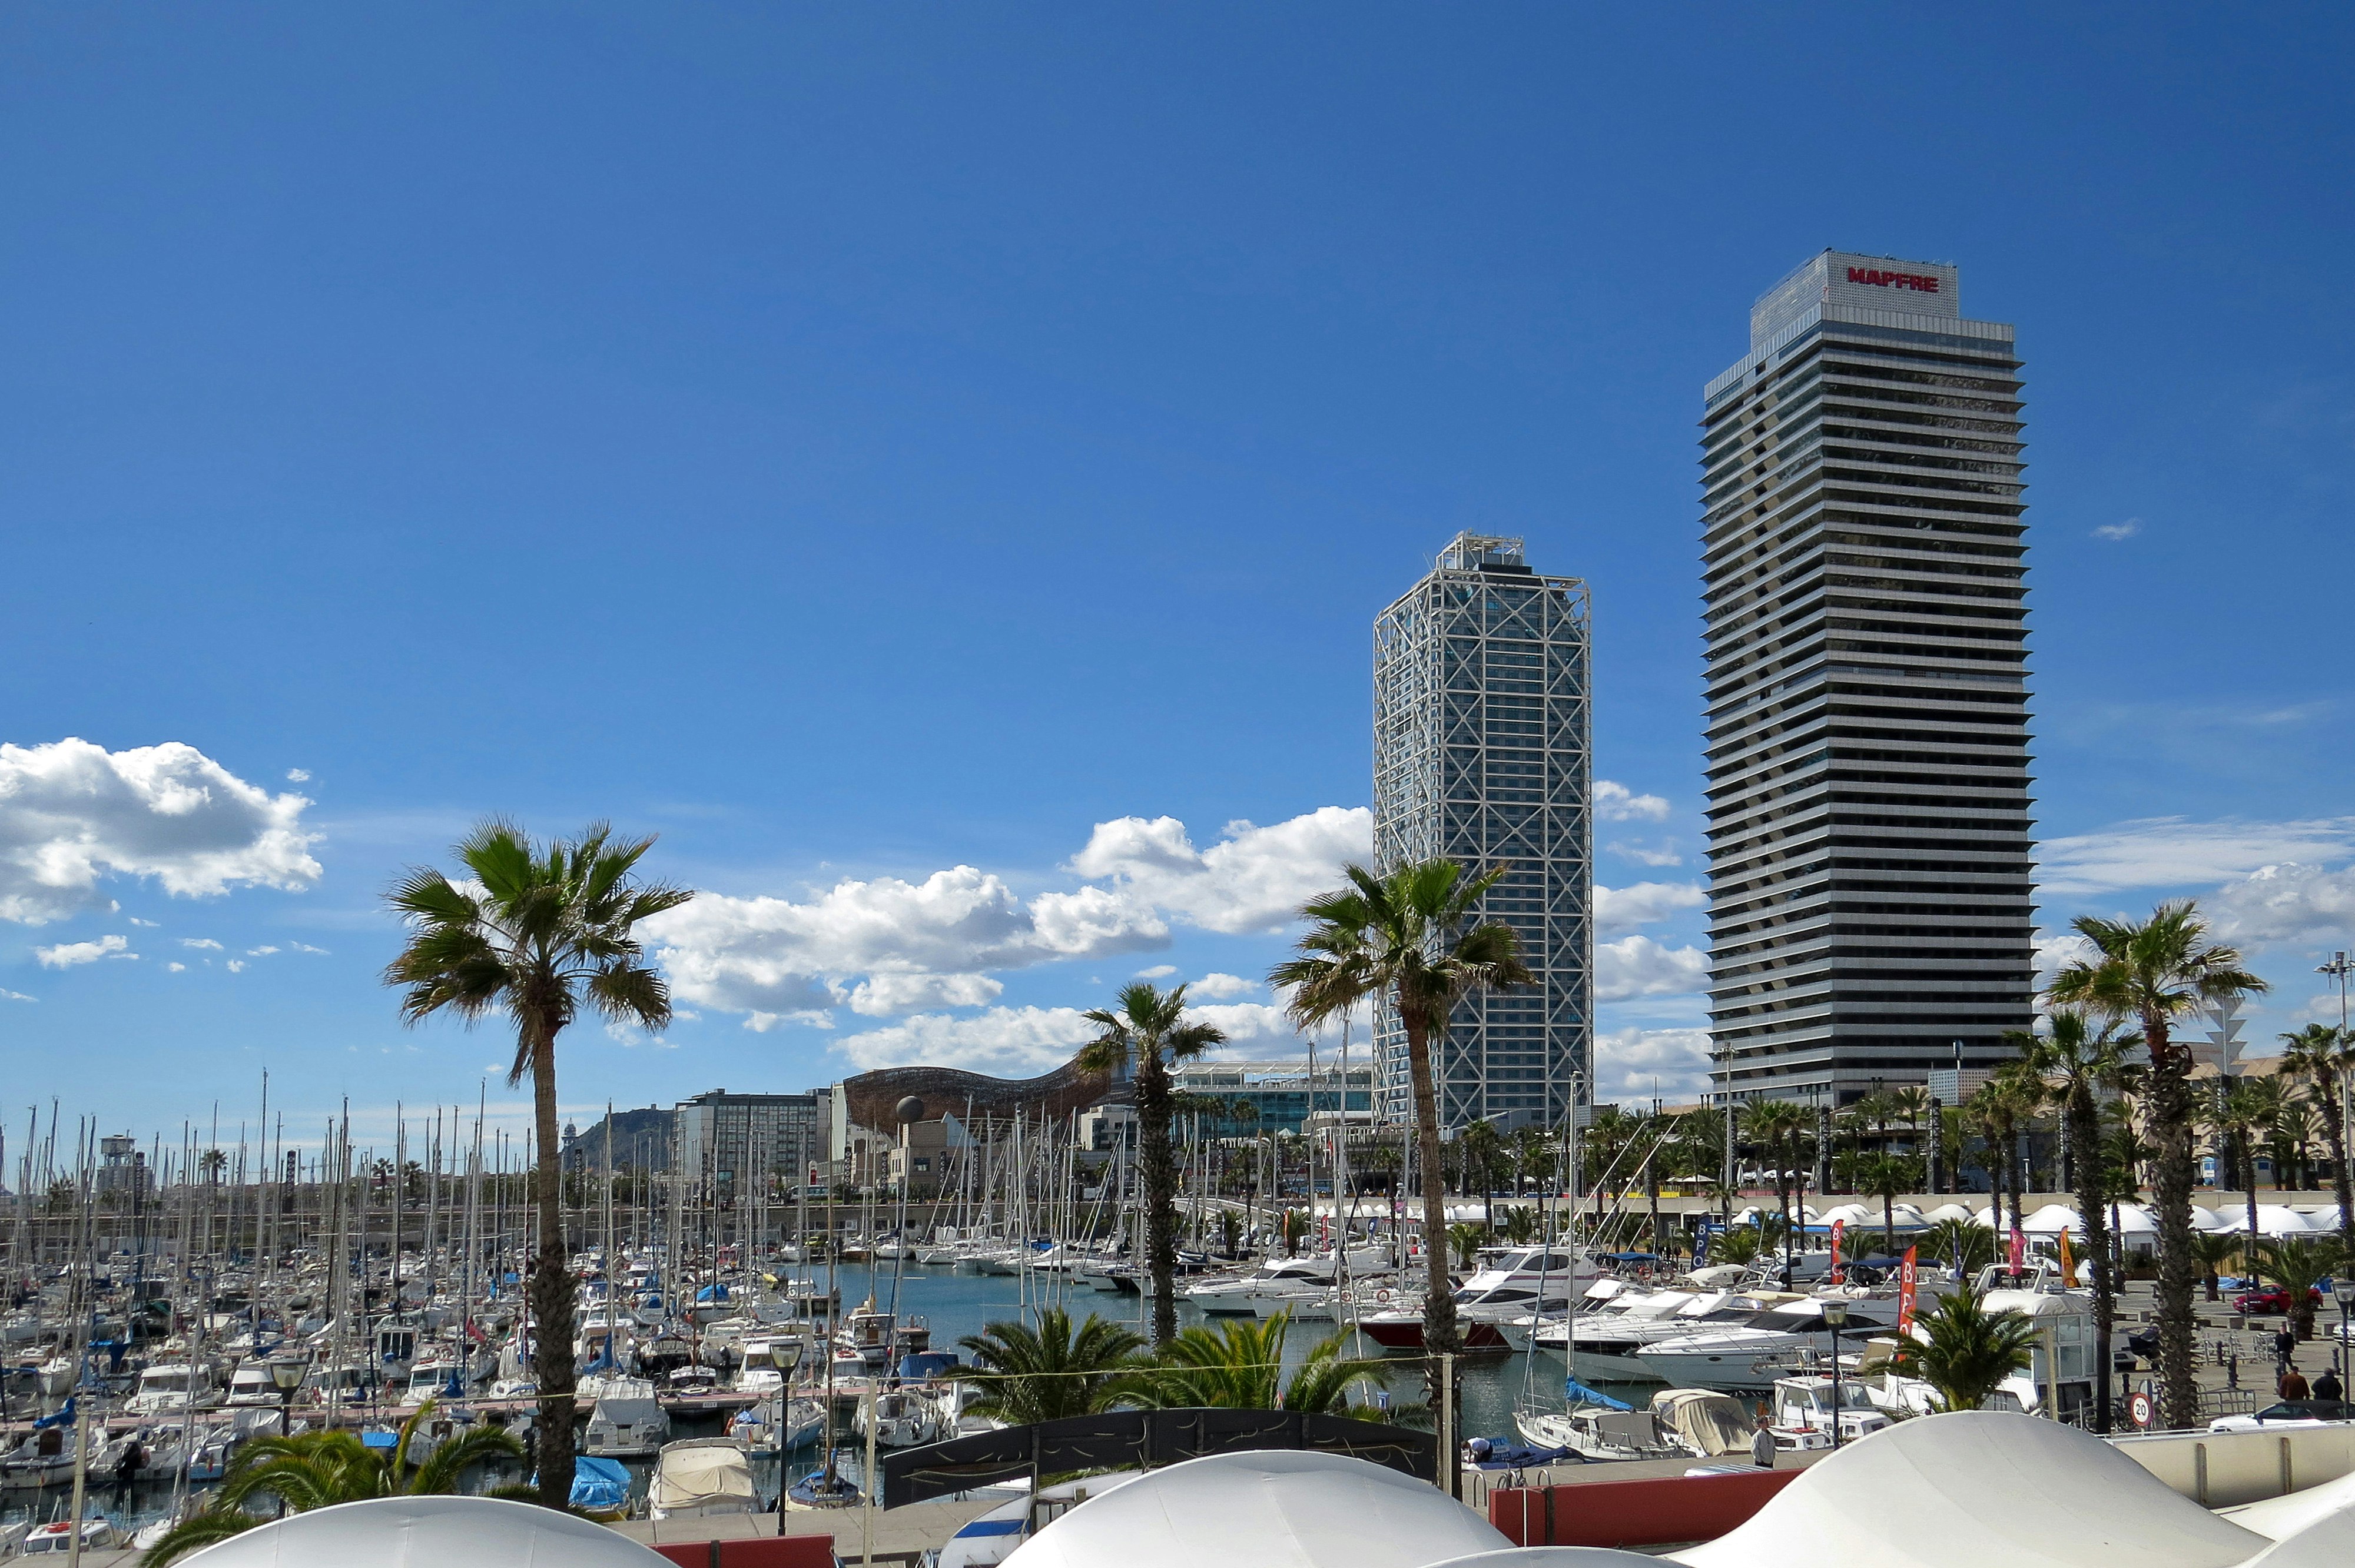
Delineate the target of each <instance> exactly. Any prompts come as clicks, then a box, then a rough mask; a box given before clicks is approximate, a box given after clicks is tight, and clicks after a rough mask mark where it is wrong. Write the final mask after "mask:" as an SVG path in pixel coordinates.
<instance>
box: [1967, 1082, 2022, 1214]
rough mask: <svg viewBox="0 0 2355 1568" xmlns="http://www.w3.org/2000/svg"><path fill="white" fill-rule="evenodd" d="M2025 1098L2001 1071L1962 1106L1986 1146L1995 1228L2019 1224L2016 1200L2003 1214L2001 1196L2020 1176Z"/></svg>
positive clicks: (2017, 1201)
mask: <svg viewBox="0 0 2355 1568" xmlns="http://www.w3.org/2000/svg"><path fill="white" fill-rule="evenodd" d="M2027 1107H2028V1097H2027V1096H2025V1095H2023V1094H2021V1093H2020V1085H2019V1080H2017V1079H2007V1078H2005V1077H2003V1076H2001V1075H2000V1074H1999V1073H1998V1074H1997V1075H1990V1076H1989V1077H1988V1078H1987V1082H1986V1083H1984V1084H1981V1085H1980V1086H1978V1087H1977V1088H1976V1089H1974V1090H1972V1091H1971V1096H1970V1097H1969V1098H1968V1099H1966V1100H1965V1101H1964V1102H1963V1108H1964V1109H1965V1110H1966V1111H1967V1112H1968V1113H1969V1114H1970V1118H1971V1119H1972V1120H1973V1121H1974V1122H1976V1123H1977V1125H1978V1129H1979V1136H1980V1137H1981V1138H1982V1139H1985V1140H1986V1142H1987V1164H1988V1165H1989V1166H1990V1167H1991V1169H1990V1171H1989V1172H1988V1173H1989V1174H1990V1175H1992V1176H1993V1177H1994V1178H1995V1194H1994V1195H1995V1221H1996V1228H1997V1229H1998V1230H2002V1229H2004V1228H2005V1227H2006V1225H2007V1224H2009V1225H2011V1226H2014V1227H2016V1226H2018V1224H2019V1200H2018V1199H2017V1198H2014V1199H2013V1200H2012V1204H2011V1217H2010V1219H2009V1221H2007V1220H2006V1219H2005V1217H2004V1212H2003V1206H2004V1199H2005V1198H2006V1197H2007V1196H2008V1195H2009V1194H2010V1193H2011V1192H2012V1190H2013V1188H2014V1187H2015V1186H2016V1185H2017V1183H2018V1181H2019V1124H2020V1123H2021V1121H2023V1120H2025V1119H2026V1112H2027Z"/></svg>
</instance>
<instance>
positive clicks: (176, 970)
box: [164, 964, 188, 975]
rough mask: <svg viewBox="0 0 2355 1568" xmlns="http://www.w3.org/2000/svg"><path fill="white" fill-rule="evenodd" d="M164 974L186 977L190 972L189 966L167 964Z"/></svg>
mask: <svg viewBox="0 0 2355 1568" xmlns="http://www.w3.org/2000/svg"><path fill="white" fill-rule="evenodd" d="M164 972H165V974H167V975H184V974H186V973H187V972H188V966H187V965H186V964H165V966H164Z"/></svg>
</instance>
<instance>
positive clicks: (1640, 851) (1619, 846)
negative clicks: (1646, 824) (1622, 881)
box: [1603, 840, 1685, 865]
mask: <svg viewBox="0 0 2355 1568" xmlns="http://www.w3.org/2000/svg"><path fill="white" fill-rule="evenodd" d="M1603 847H1604V849H1606V850H1608V851H1610V852H1611V853H1613V854H1615V855H1618V856H1619V857H1621V858H1622V859H1624V860H1632V861H1634V862H1636V863H1637V864H1639V865H1682V864H1684V863H1685V857H1684V856H1682V855H1680V854H1678V853H1677V846H1676V842H1675V841H1674V840H1664V841H1662V842H1661V844H1660V847H1659V848H1657V849H1653V848H1651V847H1650V846H1649V845H1646V844H1631V843H1620V842H1616V841H1614V842H1611V843H1607V844H1604V846H1603Z"/></svg>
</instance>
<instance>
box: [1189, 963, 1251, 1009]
mask: <svg viewBox="0 0 2355 1568" xmlns="http://www.w3.org/2000/svg"><path fill="white" fill-rule="evenodd" d="M1258 989H1259V982H1258V981H1257V980H1245V979H1243V977H1242V976H1241V975H1228V974H1220V973H1219V972H1217V971H1216V970H1212V971H1211V972H1210V973H1209V974H1206V975H1204V976H1203V977H1202V978H1201V979H1200V980H1195V981H1193V982H1192V983H1190V984H1189V985H1188V986H1187V987H1186V999H1187V1000H1188V1001H1222V1000H1224V999H1225V998H1227V997H1231V996H1248V995H1249V994H1251V993H1252V991H1257V990H1258Z"/></svg>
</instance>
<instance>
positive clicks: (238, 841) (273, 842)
mask: <svg viewBox="0 0 2355 1568" xmlns="http://www.w3.org/2000/svg"><path fill="white" fill-rule="evenodd" d="M309 804H310V801H309V800H305V799H304V797H302V796H300V795H294V794H285V795H272V794H271V793H270V792H269V791H268V790H266V789H260V788H258V787H256V786H254V785H251V784H249V783H247V782H245V781H244V780H243V779H239V778H238V777H236V776H235V775H234V774H232V773H230V772H229V770H228V769H227V768H223V767H222V766H221V765H220V764H219V763H218V762H215V761H213V760H212V759H211V758H208V757H207V756H205V755H204V753H202V752H200V751H198V750H197V749H196V747H192V746H185V745H182V744H180V743H178V742H171V743H168V744H166V745H163V746H146V747H133V748H132V749H130V750H127V751H115V752H110V751H108V750H106V749H105V748H104V747H99V746H94V745H92V744H91V743H90V742H89V741H86V740H60V741H56V742H52V743H49V744H46V745H41V746H33V747H21V746H12V745H0V919H5V920H14V921H16V922H19V923H20V924H24V925H29V926H38V925H41V924H44V923H46V922H48V921H50V920H59V919H63V918H64V917H65V916H69V915H72V914H74V913H76V912H78V911H80V910H84V909H90V908H95V907H103V906H107V904H108V903H109V901H108V900H107V899H106V897H105V896H104V895H102V894H101V893H100V891H99V880H100V878H101V877H102V876H106V875H110V874H112V875H122V876H139V877H154V878H155V880H156V881H157V882H159V883H160V884H162V885H163V887H164V890H165V892H166V893H169V894H172V895H176V896H179V897H197V896H202V895H214V894H221V893H226V892H228V891H229V889H230V888H231V887H233V886H238V885H261V886H267V887H276V888H282V889H285V890H287V891H290V892H292V891H297V890H299V889H301V888H304V887H306V886H308V885H310V884H311V883H313V882H314V881H316V880H317V879H318V876H319V874H320V868H319V863H318V862H317V861H315V860H314V859H312V858H311V854H310V846H311V845H312V844H313V843H314V842H316V840H317V837H318V835H317V834H315V833H312V832H305V831H304V828H303V824H302V816H303V810H304V807H306V806H308V805H309Z"/></svg>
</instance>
